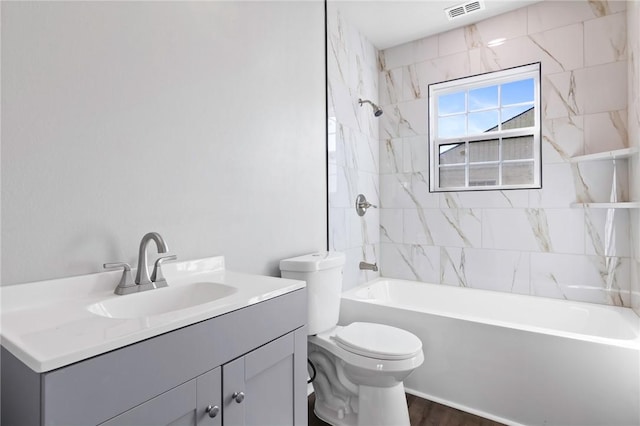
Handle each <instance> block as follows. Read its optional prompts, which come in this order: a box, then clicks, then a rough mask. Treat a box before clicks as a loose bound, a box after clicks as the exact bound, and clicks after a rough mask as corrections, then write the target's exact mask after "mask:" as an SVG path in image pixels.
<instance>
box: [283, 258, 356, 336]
mask: <svg viewBox="0 0 640 426" xmlns="http://www.w3.org/2000/svg"><path fill="white" fill-rule="evenodd" d="M343 266H344V253H338V252H322V253H312V254H307V255H304V256H298V257H293V258H291V259H284V260H281V261H280V271H281V274H282V278H291V279H295V280H303V281H306V282H307V310H308V321H307V327H308V330H307V334H309V335H313V334H318V333H320V332H322V331H326V330H329V329H331V328H333V327H335V326H336V324H338V315H339V313H340V296H341V294H342V267H343Z"/></svg>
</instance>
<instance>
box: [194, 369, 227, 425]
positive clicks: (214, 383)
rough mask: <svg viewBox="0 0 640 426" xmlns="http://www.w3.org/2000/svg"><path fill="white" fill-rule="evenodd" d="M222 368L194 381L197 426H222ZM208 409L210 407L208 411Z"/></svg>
mask: <svg viewBox="0 0 640 426" xmlns="http://www.w3.org/2000/svg"><path fill="white" fill-rule="evenodd" d="M221 370H222V367H218V368H215V369H213V370H211V371H209V372H208V373H205V374H203V375H202V376H199V377H198V378H197V379H196V382H197V383H196V385H197V386H196V390H197V396H196V397H197V404H196V407H197V409H196V425H197V426H222V372H221ZM208 407H211V408H210V409H209V408H208Z"/></svg>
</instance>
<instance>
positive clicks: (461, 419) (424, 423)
mask: <svg viewBox="0 0 640 426" xmlns="http://www.w3.org/2000/svg"><path fill="white" fill-rule="evenodd" d="M314 401H315V395H314V394H311V395H309V426H327V425H328V423H325V422H323V421H322V420H320V419H319V418H317V417H316V416H315V414H313V404H314ZM407 404H409V420H410V422H411V426H504V425H503V424H502V423H498V422H494V421H493V420H488V419H485V418H482V417H478V416H474V415H473V414H469V413H465V412H464V411H460V410H456V409H455V408H451V407H447V406H446V405H442V404H437V403H435V402H431V401H427V400H426V399H422V398H418V397H417V396H413V395H409V394H407Z"/></svg>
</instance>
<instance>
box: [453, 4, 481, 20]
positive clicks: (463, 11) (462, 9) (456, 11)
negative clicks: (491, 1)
mask: <svg viewBox="0 0 640 426" xmlns="http://www.w3.org/2000/svg"><path fill="white" fill-rule="evenodd" d="M483 9H484V2H483V1H481V0H474V1H470V2H467V3H463V4H459V5H457V6H453V7H449V8H447V9H445V10H444V13H445V14H446V15H447V18H448V19H449V20H450V21H452V20H454V19H457V18H461V17H463V16H466V15H468V14H470V13H474V12H478V11H480V10H483Z"/></svg>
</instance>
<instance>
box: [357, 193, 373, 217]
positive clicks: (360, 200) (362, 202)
mask: <svg viewBox="0 0 640 426" xmlns="http://www.w3.org/2000/svg"><path fill="white" fill-rule="evenodd" d="M370 207H373V208H374V209H377V208H378V206H375V205H373V204H371V203H370V202H368V201H367V197H365V196H364V194H358V196H357V197H356V213H358V216H364V214H365V213H366V212H367V209H368V208H370Z"/></svg>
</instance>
